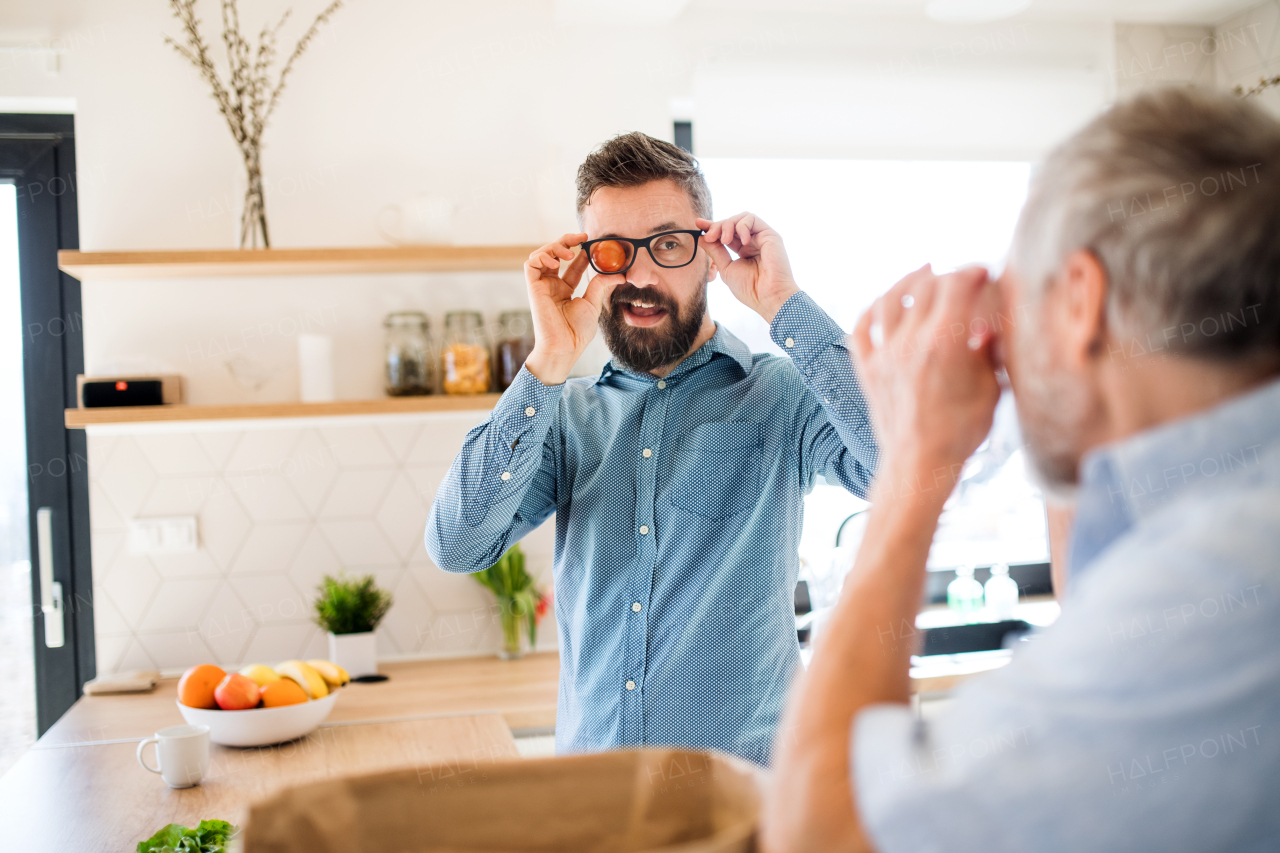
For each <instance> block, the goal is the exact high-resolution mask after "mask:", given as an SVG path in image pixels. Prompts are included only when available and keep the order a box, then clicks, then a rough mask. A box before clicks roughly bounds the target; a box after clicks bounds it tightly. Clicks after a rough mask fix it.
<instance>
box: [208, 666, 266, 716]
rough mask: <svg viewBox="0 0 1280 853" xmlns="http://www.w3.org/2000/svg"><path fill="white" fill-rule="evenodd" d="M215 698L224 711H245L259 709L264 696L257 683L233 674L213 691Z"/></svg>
mask: <svg viewBox="0 0 1280 853" xmlns="http://www.w3.org/2000/svg"><path fill="white" fill-rule="evenodd" d="M213 698H214V700H215V701H217V703H218V707H219V708H221V709H222V710H224V711H244V710H247V709H249V708H256V707H258V702H259V701H261V699H262V694H261V693H260V692H259V690H258V683H257V682H256V681H254V680H253V679H252V678H249V677H247V676H244V675H241V674H240V673H238V672H233V673H231V674H230V675H228V676H227V677H226V678H224V679H222V681H221V682H220V683H219V684H218V686H217V687H215V688H214V689H213Z"/></svg>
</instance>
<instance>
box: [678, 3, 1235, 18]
mask: <svg viewBox="0 0 1280 853" xmlns="http://www.w3.org/2000/svg"><path fill="white" fill-rule="evenodd" d="M1259 2H1260V0H1033V2H1032V4H1031V8H1030V9H1028V10H1027V11H1025V12H1021V13H1019V14H1018V15H1017V16H1016V18H1017V19H1019V20H1029V19H1038V20H1068V21H1131V22H1136V23H1141V22H1147V23H1164V24H1177V23H1187V24H1216V23H1218V22H1220V21H1222V20H1224V19H1226V18H1229V17H1231V16H1232V15H1234V14H1236V13H1238V12H1243V11H1244V10H1245V9H1248V8H1251V7H1253V6H1256V5H1258V3H1259ZM927 3H928V0H692V2H691V3H690V5H689V8H690V9H691V10H695V11H712V10H716V11H732V12H742V11H744V10H748V9H750V10H759V11H774V12H802V13H803V12H820V13H826V14H832V13H837V14H846V15H851V16H858V15H867V16H873V17H889V16H892V17H912V18H922V19H923V18H924V17H925V15H924V8H925V6H926V5H927Z"/></svg>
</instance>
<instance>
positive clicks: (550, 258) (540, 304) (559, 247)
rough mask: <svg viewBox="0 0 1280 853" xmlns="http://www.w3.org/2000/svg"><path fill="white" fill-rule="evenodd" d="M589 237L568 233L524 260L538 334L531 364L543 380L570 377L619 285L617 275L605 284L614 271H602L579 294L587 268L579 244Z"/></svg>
mask: <svg viewBox="0 0 1280 853" xmlns="http://www.w3.org/2000/svg"><path fill="white" fill-rule="evenodd" d="M586 239H587V235H586V234H566V235H564V236H563V237H561V238H560V239H559V240H557V241H556V242H554V243H548V244H547V245H545V246H543V247H542V248H540V249H538V250H537V251H535V252H534V253H533V254H531V255H529V260H527V261H525V264H524V277H525V281H526V282H527V283H528V285H529V307H530V309H531V310H532V312H533V339H534V341H533V352H531V353H530V354H529V357H528V358H527V359H526V360H525V367H527V368H529V372H530V373H532V374H533V375H534V376H535V377H537V379H538V381H539V382H541V383H542V384H543V385H560V384H561V383H563V382H564V381H565V379H567V378H569V371H570V370H571V369H573V365H574V362H576V361H577V360H578V357H579V356H581V355H582V351H583V350H585V349H586V348H587V344H589V343H591V339H592V338H594V337H595V335H596V324H597V323H598V321H599V319H600V311H601V310H602V308H603V307H604V306H605V305H607V304H608V299H609V294H610V293H612V292H613V288H614V287H617V284H618V280H617V279H616V278H615V279H614V280H613V282H612V283H610V284H606V283H605V280H606V279H607V278H613V277H611V276H596V277H595V278H593V279H592V280H591V282H590V283H589V284H588V285H587V289H586V292H585V293H583V295H582V296H581V297H579V298H577V299H575V298H573V292H574V290H576V289H577V287H578V284H579V283H580V282H581V281H582V274H583V273H584V272H585V271H586V269H587V255H586V253H585V252H578V253H577V255H576V256H575V255H574V253H573V249H574V247H575V246H578V245H580V244H581V243H582V242H583V241H585V240H586ZM565 262H567V263H568V265H567V266H565ZM562 266H563V267H564V273H563V275H562V274H561V267H562Z"/></svg>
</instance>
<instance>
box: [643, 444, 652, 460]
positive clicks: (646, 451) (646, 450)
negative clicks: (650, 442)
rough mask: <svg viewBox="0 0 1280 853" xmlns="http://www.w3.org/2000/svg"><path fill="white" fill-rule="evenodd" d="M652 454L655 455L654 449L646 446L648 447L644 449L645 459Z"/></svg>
mask: <svg viewBox="0 0 1280 853" xmlns="http://www.w3.org/2000/svg"><path fill="white" fill-rule="evenodd" d="M652 455H653V451H652V450H650V449H649V448H647V447H646V448H645V449H644V458H645V459H648V458H649V457H650V456H652Z"/></svg>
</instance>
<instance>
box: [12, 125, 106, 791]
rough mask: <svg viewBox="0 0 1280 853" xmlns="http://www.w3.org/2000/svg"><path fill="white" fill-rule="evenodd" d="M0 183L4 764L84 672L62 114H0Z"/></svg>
mask: <svg viewBox="0 0 1280 853" xmlns="http://www.w3.org/2000/svg"><path fill="white" fill-rule="evenodd" d="M0 183H2V184H3V187H2V188H0V324H2V325H0V441H2V442H3V443H2V444H0V536H3V540H2V541H0V620H2V621H0V626H2V627H0V631H3V633H4V637H3V644H2V645H0V666H3V667H4V670H3V671H4V672H5V674H6V676H7V677H8V678H13V679H15V680H17V682H18V683H19V685H20V686H19V687H18V688H17V689H15V690H6V691H0V762H3V761H12V760H14V755H13V753H14V752H15V751H17V752H20V751H21V749H22V748H23V745H24V744H25V743H27V742H29V741H30V739H31V738H32V737H35V736H39V735H41V734H43V733H44V732H45V731H46V730H47V729H48V728H49V727H50V726H51V725H53V724H54V723H55V722H56V721H57V720H58V718H59V717H61V716H62V715H63V714H64V713H65V712H66V710H67V709H68V708H70V707H71V705H72V704H73V703H74V702H75V701H76V699H77V698H79V696H80V692H81V687H82V686H83V684H84V682H85V681H87V680H89V679H91V678H93V676H94V669H95V665H94V643H93V606H92V604H93V594H92V591H93V579H92V571H91V567H90V561H89V492H88V463H87V459H86V446H85V437H84V433H83V431H77V430H68V429H66V427H65V425H64V410H65V409H66V408H68V407H70V406H73V405H75V384H76V375H77V374H78V373H80V372H81V371H82V370H83V364H84V354H83V353H84V346H83V323H82V322H81V320H80V283H79V282H78V281H76V280H75V279H73V278H71V277H69V276H67V275H65V274H63V273H62V272H60V271H59V270H58V250H60V249H74V248H76V247H77V246H78V244H79V233H78V227H77V224H76V184H77V180H76V173H75V134H74V124H73V119H72V117H71V116H64V115H0ZM23 593H25V594H23ZM19 634H24V635H25V640H24V639H22V638H21V637H18V635H19ZM8 678H7V679H6V680H8ZM33 697H34V702H33V701H32V699H33ZM33 722H34V725H33ZM0 766H2V765H0Z"/></svg>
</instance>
